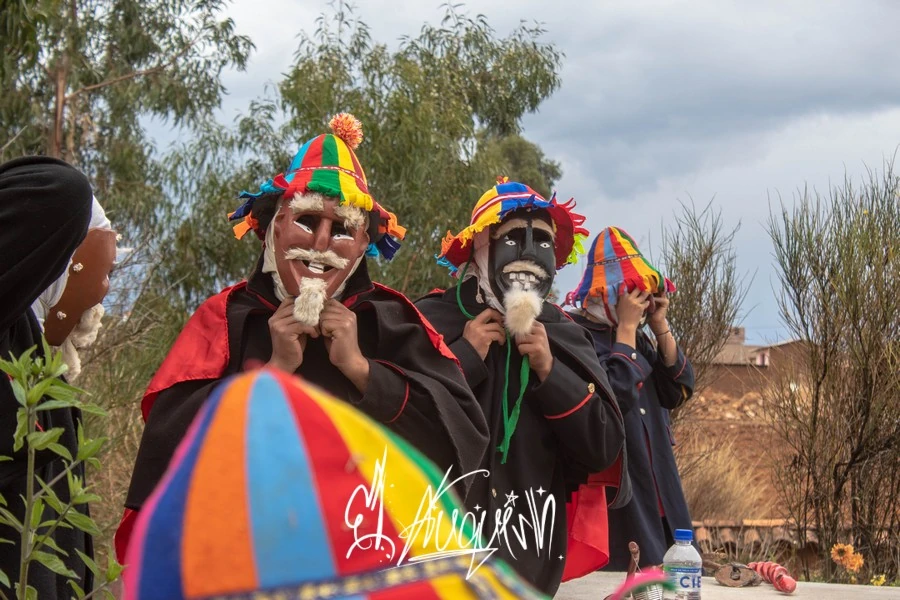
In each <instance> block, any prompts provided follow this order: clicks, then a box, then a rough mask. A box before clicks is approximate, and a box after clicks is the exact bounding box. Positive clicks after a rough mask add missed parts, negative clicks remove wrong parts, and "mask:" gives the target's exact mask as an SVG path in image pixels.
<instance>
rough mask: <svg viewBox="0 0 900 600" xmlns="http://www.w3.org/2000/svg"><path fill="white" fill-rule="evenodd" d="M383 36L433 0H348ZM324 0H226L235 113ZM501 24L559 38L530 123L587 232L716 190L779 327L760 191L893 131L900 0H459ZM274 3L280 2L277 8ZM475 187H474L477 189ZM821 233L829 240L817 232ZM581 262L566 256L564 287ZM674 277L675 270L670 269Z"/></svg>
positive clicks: (767, 327)
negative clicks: (240, 51) (236, 63)
mask: <svg viewBox="0 0 900 600" xmlns="http://www.w3.org/2000/svg"><path fill="white" fill-rule="evenodd" d="M356 6H357V14H358V15H359V16H360V17H361V18H362V20H363V21H364V22H366V23H367V24H368V25H369V26H370V27H371V31H372V35H373V38H374V39H375V40H377V41H379V42H385V43H390V44H396V40H397V38H399V37H400V36H401V35H404V34H415V33H416V32H418V30H419V28H420V27H421V25H422V24H423V23H424V22H426V21H429V22H432V23H436V22H438V20H439V19H440V16H441V14H442V13H441V9H440V3H439V2H436V1H429V0H416V1H412V0H359V1H358V2H357V3H356ZM326 8H327V4H326V3H325V2H324V1H323V0H235V1H234V3H233V4H232V5H231V7H230V8H229V11H228V12H229V14H230V15H231V16H232V17H233V18H234V20H235V22H236V25H237V30H238V31H239V32H240V33H243V34H247V35H249V36H250V37H251V38H252V39H253V41H254V42H255V44H256V47H257V50H256V52H255V54H254V55H253V57H252V59H251V61H250V65H249V69H248V72H246V73H229V74H227V75H226V77H225V83H226V86H227V87H228V90H229V92H230V97H229V98H228V100H227V101H226V103H225V106H224V108H223V115H224V116H225V117H226V118H227V119H228V120H230V119H231V118H233V117H234V116H235V114H237V112H238V111H239V110H242V109H244V108H246V106H247V102H248V101H249V100H250V99H252V98H254V97H257V96H259V95H261V94H262V92H263V86H264V85H265V84H266V82H277V81H278V80H279V79H280V76H281V74H282V73H284V72H285V71H286V70H287V69H288V66H289V64H290V62H291V58H292V56H293V53H294V51H295V49H296V43H297V40H296V38H295V35H294V34H293V32H292V30H291V29H290V28H291V27H294V28H295V30H296V31H297V32H299V31H300V30H306V31H309V32H311V31H313V29H314V27H315V22H314V21H315V18H316V17H317V16H318V15H319V14H320V13H321V12H322V11H323V10H325V9H326ZM467 10H468V11H469V12H472V13H483V14H485V15H486V16H487V17H488V20H489V22H490V23H491V25H492V26H493V27H494V29H496V30H497V32H498V34H501V35H505V34H507V33H508V32H510V31H511V30H512V29H513V28H514V27H515V26H516V24H517V23H518V22H519V21H520V20H521V19H527V20H537V21H540V22H542V23H543V24H544V25H545V27H546V29H547V34H546V35H545V41H548V42H553V43H555V44H556V45H557V46H558V47H559V48H560V49H561V50H562V51H563V52H564V53H565V55H566V58H565V60H564V64H563V70H562V87H561V88H560V90H559V91H557V92H556V94H554V95H553V96H552V97H551V98H550V99H549V100H547V101H546V102H545V103H544V105H542V107H541V109H540V112H539V113H537V114H533V115H528V116H527V117H526V118H525V132H524V133H525V136H526V137H528V138H529V139H531V140H532V141H534V142H537V143H538V144H540V146H541V147H542V148H543V149H544V151H545V152H546V153H547V155H548V156H549V157H551V158H553V159H555V160H558V161H559V162H560V163H561V164H562V169H563V177H562V179H561V180H560V182H559V183H558V186H557V187H558V190H559V195H560V196H561V197H566V198H568V197H575V199H576V200H577V201H578V207H579V209H580V212H583V213H585V214H586V215H587V216H588V226H589V228H590V229H591V230H592V231H594V232H596V231H599V230H600V229H602V228H603V227H606V226H608V225H618V226H621V227H623V228H624V229H625V230H627V231H628V232H629V233H631V234H632V236H633V237H635V238H636V239H637V240H638V242H639V244H642V245H643V246H648V245H650V244H658V238H659V230H660V226H661V223H662V222H663V221H665V220H666V219H667V218H669V217H670V215H671V214H672V213H673V211H674V210H675V208H676V206H677V201H678V200H684V201H687V200H688V199H689V197H693V198H694V200H695V202H697V203H698V204H705V203H706V202H708V201H709V200H710V199H711V198H713V196H715V205H716V206H718V207H721V209H722V211H723V215H724V217H725V221H726V223H727V224H728V225H729V226H733V225H737V224H738V223H739V222H740V224H741V229H740V232H739V234H738V237H737V246H736V249H737V253H738V260H739V268H740V269H741V270H742V271H744V272H748V273H754V272H755V279H754V282H753V285H752V288H751V290H750V293H749V295H748V298H747V303H746V305H745V307H744V308H745V311H747V313H748V314H747V316H746V319H745V322H744V324H745V326H746V327H747V329H748V331H747V333H748V338H749V341H751V342H755V343H764V342H769V341H777V340H779V339H781V338H783V337H784V336H785V332H784V330H783V329H782V328H781V327H780V326H779V318H778V315H777V309H776V306H775V301H774V292H773V288H775V287H776V286H777V285H778V283H777V279H776V276H775V272H774V270H773V269H772V267H771V266H770V263H771V244H770V242H769V239H768V237H767V235H766V232H765V228H764V223H765V220H766V217H767V214H768V208H769V198H770V197H771V198H772V199H773V201H775V202H777V195H778V193H780V194H781V196H782V197H783V198H784V200H785V201H788V202H790V201H791V199H792V197H793V196H794V194H795V191H796V190H797V188H798V187H801V186H802V185H803V184H804V183H808V184H809V185H810V186H811V187H812V186H815V187H816V188H818V189H820V190H825V189H827V187H828V185H829V182H831V181H835V182H838V181H841V180H842V179H843V177H844V174H845V172H846V173H848V174H849V175H851V176H852V177H853V178H854V179H856V180H858V179H859V178H860V177H861V176H862V175H863V174H864V173H865V167H866V165H868V166H870V167H876V168H879V169H880V168H881V166H882V160H883V158H885V157H890V156H892V155H893V154H894V152H895V151H896V149H897V146H898V144H900V50H898V48H900V44H898V42H897V35H898V24H900V2H898V1H894V0H859V1H851V0H845V1H840V2H837V1H827V0H816V1H813V0H809V1H805V2H804V1H765V0H754V1H752V2H751V1H749V0H747V1H743V2H728V1H724V0H716V1H709V2H696V1H695V2H665V1H627V0H620V1H600V0H596V1H594V2H590V1H587V2H585V1H583V0H582V1H580V2H575V1H570V0H555V1H552V2H547V1H544V2H537V1H531V0H506V1H495V0H491V1H480V2H469V3H468V4H467ZM278 15H281V17H279V16H278ZM475 200H476V198H473V199H472V201H473V203H474V201H475ZM826 250H827V249H826ZM580 273H581V267H580V265H579V266H578V267H571V266H570V267H568V268H566V269H564V270H563V271H561V272H560V275H559V277H558V282H559V287H560V289H562V290H569V289H571V288H572V287H574V286H575V284H576V283H577V281H578V278H579V277H580ZM675 283H676V284H677V283H678V282H677V281H676V282H675Z"/></svg>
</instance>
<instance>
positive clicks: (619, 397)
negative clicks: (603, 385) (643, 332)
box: [597, 342, 652, 414]
mask: <svg viewBox="0 0 900 600" xmlns="http://www.w3.org/2000/svg"><path fill="white" fill-rule="evenodd" d="M597 358H599V359H600V364H601V365H603V368H604V369H606V376H607V377H608V378H609V385H610V387H612V389H613V393H614V394H615V395H616V401H617V402H618V403H619V408H621V409H622V414H626V413H628V412H629V411H630V410H631V409H632V407H634V406H635V405H636V404H637V400H638V394H639V393H640V390H641V387H642V386H643V385H644V380H645V379H647V378H648V377H649V376H650V372H651V370H652V368H651V366H650V363H648V362H647V359H646V358H644V356H643V355H642V354H641V353H640V352H638V351H637V350H635V349H634V348H632V347H631V346H629V345H628V344H622V343H619V342H616V343H614V344H613V346H612V348H610V350H609V351H608V352H606V353H604V354H601V353H598V354H597Z"/></svg>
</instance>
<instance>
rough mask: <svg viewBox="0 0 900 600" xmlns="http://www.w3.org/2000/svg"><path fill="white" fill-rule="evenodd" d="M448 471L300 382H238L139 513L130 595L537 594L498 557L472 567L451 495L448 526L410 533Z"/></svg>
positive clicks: (280, 377) (225, 391)
mask: <svg viewBox="0 0 900 600" xmlns="http://www.w3.org/2000/svg"><path fill="white" fill-rule="evenodd" d="M443 475H444V474H443V473H440V472H439V471H438V470H437V468H436V467H435V466H434V465H433V464H432V463H430V462H429V461H428V460H427V459H425V458H424V457H423V456H422V455H421V454H420V453H419V452H418V451H416V450H415V449H414V448H412V447H411V446H409V445H408V444H407V443H406V442H405V441H403V440H402V439H400V438H399V437H397V436H395V435H393V434H392V433H391V432H389V431H387V430H386V429H384V428H382V427H381V426H380V425H378V424H377V423H375V422H373V421H371V420H370V419H369V418H368V417H366V416H365V415H363V414H362V413H360V412H358V411H357V410H356V409H354V408H353V407H352V406H350V405H348V404H346V403H344V402H341V401H339V400H336V399H335V398H333V397H330V396H329V395H328V394H326V393H325V392H323V391H322V390H320V389H318V388H316V387H314V386H311V385H309V384H306V383H304V382H302V381H301V380H299V379H298V378H295V377H293V376H290V375H287V374H282V373H279V372H275V371H271V370H258V371H250V372H247V373H244V374H241V375H237V376H235V377H233V378H230V379H228V380H226V381H225V382H223V384H222V385H220V386H219V388H218V389H217V391H216V392H215V393H214V394H213V396H211V397H210V399H209V400H208V401H207V403H206V405H205V406H204V408H203V410H201V412H200V413H199V414H198V416H197V418H196V419H195V421H194V423H193V424H192V426H191V428H190V430H189V432H188V434H187V436H186V437H185V439H184V440H183V441H182V443H181V445H180V446H179V449H178V452H177V453H176V455H175V457H174V458H173V460H172V463H171V464H170V466H169V469H168V471H167V473H166V476H165V477H164V478H163V480H162V482H161V483H160V486H159V487H158V488H157V489H156V491H155V492H154V493H153V495H152V496H151V497H150V499H149V500H148V502H147V504H146V505H145V507H144V509H143V510H142V511H141V513H140V515H139V517H138V521H137V523H136V525H135V532H134V538H133V540H132V543H131V545H130V547H129V552H128V557H127V561H126V562H127V564H128V566H127V568H126V570H125V576H124V577H125V588H126V593H127V597H128V598H129V600H151V599H157V598H165V599H167V600H177V599H180V598H190V599H194V598H232V599H237V598H247V599H249V598H279V599H283V600H288V599H292V598H298V599H299V598H303V599H305V600H316V599H322V598H352V599H354V600H386V599H388V598H398V599H404V598H409V599H413V598H415V599H421V600H438V599H440V600H443V599H450V598H462V599H465V598H504V599H505V598H509V599H512V598H540V597H541V596H540V595H539V594H537V593H536V592H534V591H533V590H532V588H530V587H529V586H528V585H527V584H525V583H524V582H522V581H521V580H520V579H519V578H518V577H517V576H516V575H515V573H514V572H513V571H512V570H511V569H510V568H509V566H508V565H505V564H503V563H502V562H500V561H497V560H494V559H489V560H487V562H485V563H484V564H483V565H482V566H481V567H480V568H477V569H476V570H474V572H472V573H470V567H471V566H472V562H471V560H470V558H471V557H470V555H467V554H466V549H467V548H471V547H472V544H473V543H474V538H475V534H474V530H473V529H472V527H471V526H469V525H471V523H468V522H466V523H467V524H463V523H461V522H460V521H459V520H457V521H456V523H455V525H454V522H453V517H454V516H455V515H454V511H456V515H463V514H464V513H465V509H464V508H462V506H461V504H460V503H459V501H458V499H457V498H456V497H455V496H454V494H453V493H452V491H451V492H447V493H444V494H443V495H441V496H439V497H437V498H435V499H434V506H435V509H436V510H438V511H441V512H442V515H443V518H442V519H441V520H438V521H436V522H433V523H432V524H433V527H432V528H431V529H430V530H427V531H426V530H421V531H418V532H412V533H411V532H410V531H409V530H407V528H408V527H409V526H410V525H412V524H414V523H416V522H417V521H419V511H420V510H421V503H422V500H423V498H428V497H429V496H428V491H429V490H431V491H434V490H438V489H439V486H440V485H441V480H442V478H443ZM377 510H380V511H381V512H380V514H382V515H383V522H382V523H381V525H380V529H379V526H378V519H377V518H375V517H372V514H373V513H372V511H377ZM356 515H368V516H369V517H372V518H368V517H367V518H366V519H364V520H361V521H357V520H356V519H357V516H356ZM354 524H355V525H356V529H354V527H352V526H348V525H354ZM405 530H406V531H405ZM376 533H381V535H382V536H383V537H382V538H371V537H370V538H366V537H365V536H372V535H374V534H376ZM401 534H402V535H401ZM379 542H380V543H379ZM355 543H357V547H355V548H354V544H355ZM437 544H439V545H440V546H441V549H442V550H443V553H441V554H439V555H436V554H435V549H436V545H437ZM351 548H353V551H352V552H351V551H350V550H351ZM379 548H380V550H379ZM403 550H406V551H407V553H408V554H407V557H406V560H405V561H402V562H403V563H404V564H403V565H402V566H398V564H399V561H398V560H397V558H398V556H399V555H401V554H402V553H403V552H402V551H403ZM426 558H431V559H433V560H425V559H426ZM480 560H481V559H479V560H477V561H476V564H477V562H480ZM467 575H470V576H468V577H467Z"/></svg>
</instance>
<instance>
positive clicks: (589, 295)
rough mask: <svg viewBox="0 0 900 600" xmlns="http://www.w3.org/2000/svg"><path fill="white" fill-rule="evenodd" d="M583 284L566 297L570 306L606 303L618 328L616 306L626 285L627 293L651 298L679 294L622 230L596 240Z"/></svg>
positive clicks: (609, 230) (605, 233)
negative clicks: (638, 293) (665, 294)
mask: <svg viewBox="0 0 900 600" xmlns="http://www.w3.org/2000/svg"><path fill="white" fill-rule="evenodd" d="M588 258H589V260H590V262H589V263H588V266H587V269H585V272H584V276H583V277H582V279H581V283H579V284H578V287H577V288H576V289H575V291H574V292H570V293H569V294H568V295H567V297H566V303H567V304H576V305H577V304H580V305H581V306H583V307H586V306H588V305H589V304H595V303H600V302H602V303H603V306H604V308H605V313H606V316H607V318H608V319H609V321H610V323H612V324H614V325H615V324H616V323H617V319H616V313H615V306H616V302H617V301H618V298H619V294H620V293H622V291H623V290H622V286H623V285H624V287H625V289H624V291H626V292H631V291H632V290H634V289H639V290H641V291H643V292H650V293H651V294H659V293H662V292H666V293H668V294H671V293H673V292H674V291H675V284H674V283H672V282H671V281H670V280H669V279H668V278H667V277H663V275H662V273H660V272H659V270H658V269H657V268H656V267H654V266H653V265H651V264H650V263H649V262H648V261H647V259H646V258H644V255H643V254H641V251H640V250H638V247H637V244H636V243H635V241H634V239H633V238H632V237H631V236H630V235H628V234H627V233H626V232H625V230H623V229H620V228H619V227H607V228H606V229H604V230H603V231H601V232H600V233H599V235H597V237H596V238H594V242H593V243H592V244H591V249H590V251H589V252H588Z"/></svg>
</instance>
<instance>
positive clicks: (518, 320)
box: [503, 289, 543, 337]
mask: <svg viewBox="0 0 900 600" xmlns="http://www.w3.org/2000/svg"><path fill="white" fill-rule="evenodd" d="M541 304H543V299H541V297H540V296H539V295H538V294H537V292H535V291H534V290H521V289H513V290H509V291H508V292H506V293H505V294H504V295H503V309H504V314H505V319H504V320H505V324H506V330H507V331H509V333H510V334H511V335H512V336H513V337H515V336H518V335H524V334H526V333H530V332H531V326H532V325H534V320H535V319H536V318H537V317H538V315H539V314H541Z"/></svg>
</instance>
